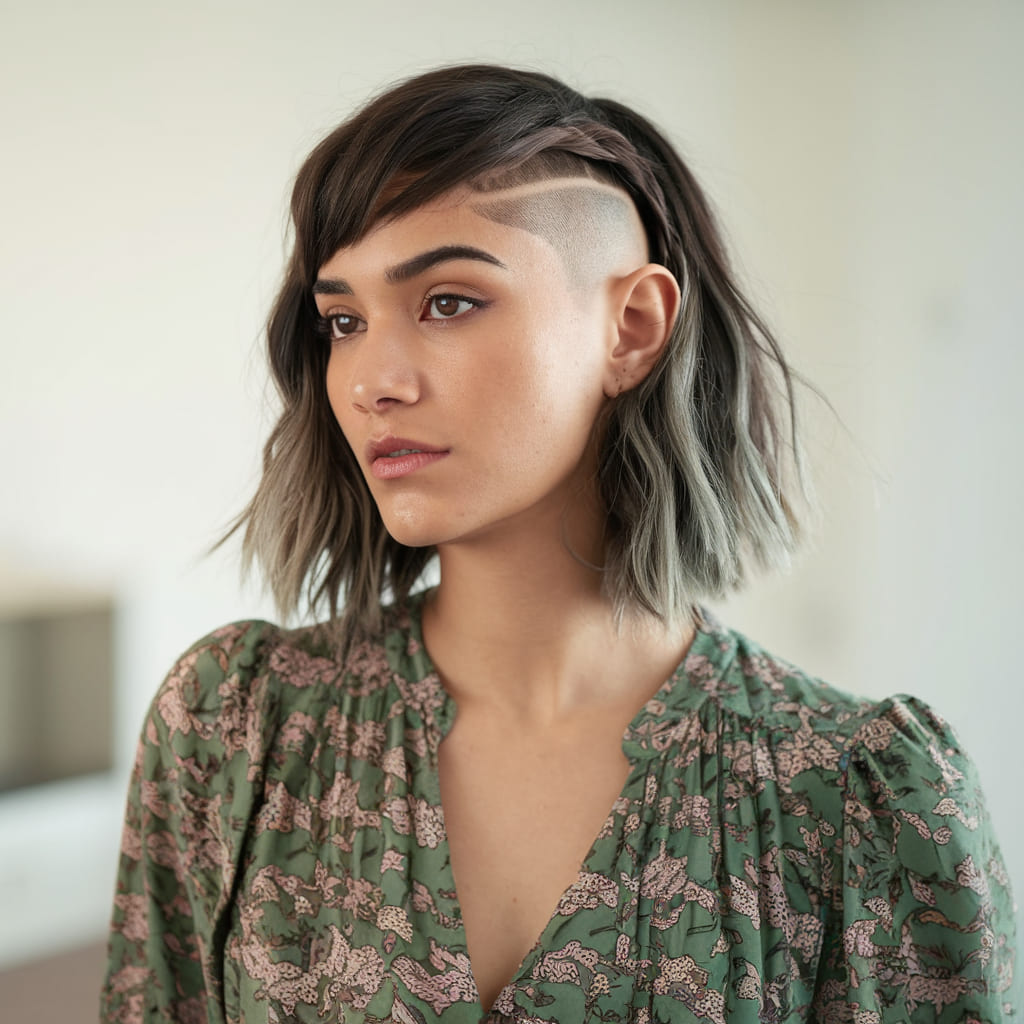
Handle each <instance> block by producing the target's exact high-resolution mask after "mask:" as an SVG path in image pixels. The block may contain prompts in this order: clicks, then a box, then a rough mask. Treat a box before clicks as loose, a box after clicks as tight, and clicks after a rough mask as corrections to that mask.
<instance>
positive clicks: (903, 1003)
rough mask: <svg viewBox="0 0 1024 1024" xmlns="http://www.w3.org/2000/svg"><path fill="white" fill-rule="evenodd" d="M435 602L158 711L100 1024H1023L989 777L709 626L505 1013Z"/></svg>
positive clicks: (209, 642) (255, 666)
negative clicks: (458, 870) (475, 926)
mask: <svg viewBox="0 0 1024 1024" xmlns="http://www.w3.org/2000/svg"><path fill="white" fill-rule="evenodd" d="M421 603H422V599H421V598H414V599H413V600H412V601H411V602H410V603H409V605H408V607H407V608H405V609H392V610H389V611H388V612H387V614H386V621H385V628H384V629H383V631H382V633H381V634H380V635H379V636H373V637H363V638H360V639H358V640H357V642H355V643H353V645H352V646H351V649H350V653H349V655H348V656H347V658H346V660H345V662H344V663H341V662H339V660H338V659H337V657H336V655H335V654H334V653H333V651H334V650H335V648H334V645H333V644H332V642H331V638H330V634H329V632H328V631H327V630H326V629H324V628H323V627H313V628H310V629H301V630H295V631H286V630H282V629H280V628H278V627H275V626H272V625H269V624H267V623H264V622H246V623H241V624H237V625H233V626H228V627H226V628H224V629H221V630H218V631H217V632H216V633H213V634H211V635H210V636H209V637H207V638H206V639H204V640H203V641H201V642H200V643H199V644H198V645H196V646H195V647H193V648H192V649H191V650H190V651H189V652H188V653H187V654H186V655H185V656H184V657H183V658H182V659H181V660H180V661H179V662H178V664H177V665H176V666H175V668H174V669H173V671H172V672H171V674H170V676H169V677H168V678H167V680H166V682H165V683H164V684H163V686H162V688H161V689H160V691H159V693H158V694H157V696H156V698H155V700H154V702H153V705H152V709H151V712H150V714H149V717H148V719H147V721H146V724H145V727H144V731H143V735H142V740H141V743H140V746H139V751H138V758H137V761H136V767H135V772H134V776H133V782H132V786H131V792H130V796H129V800H128V811H127V820H126V822H125V829H124V838H123V843H122V853H121V867H120V874H119V878H118V883H117V891H116V895H115V897H114V917H113V928H112V935H111V939H110V967H109V973H108V975H107V979H106V984H105V986H104V991H103V997H102V1000H103V1009H102V1015H101V1017H102V1020H103V1021H124V1022H142V1021H146V1022H153V1021H176V1022H186V1024H191V1022H200V1021H203V1022H205V1021H210V1022H218V1024H220V1022H240V1021H246V1022H256V1021H259V1022H283V1021H296V1022H306V1021H349V1022H366V1024H381V1022H399V1024H414V1022H425V1021H434V1020H436V1019H437V1018H438V1017H442V1018H443V1020H444V1022H446V1024H463V1022H469V1021H472V1022H480V1021H486V1022H488V1024H498V1022H505V1021H509V1022H511V1021H517V1022H524V1024H525V1022H536V1024H540V1022H548V1021H557V1022H560V1024H576V1022H583V1021H587V1022H597V1021H606V1022H613V1021H630V1022H635V1024H653V1022H658V1021H665V1022H667V1021H673V1022H674V1021H720V1022H724V1021H730V1022H745V1021H750V1022H755V1021H756V1022H765V1021H820V1022H851V1024H872V1022H889V1021H900V1022H903V1021H915V1022H916V1021H938V1022H953V1021H958V1022H959V1021H970V1022H974V1021H999V1020H1004V1019H1006V1017H1008V1016H1011V1015H1012V1014H1013V1009H1012V1008H1011V1007H1010V1005H1009V995H1008V993H1009V992H1010V990H1011V988H1012V987H1013V985H1012V982H1013V976H1012V975H1013V939H1012V929H1013V923H1012V922H1013V901H1012V898H1011V895H1010V887H1009V881H1008V879H1007V877H1006V872H1005V869H1004V867H1003V863H1002V861H1001V859H1000V855H999V851H998V849H997V847H996V845H995V842H994V840H993V837H992V835H991V833H990V831H989V828H988V823H987V817H986V814H985V809H984V805H983V802H982V797H981V794H980V792H979V789H978V783H977V781H976V779H975V776H974V774H973V771H972V768H971V765H970V763H969V762H968V760H967V759H966V757H965V756H964V754H963V753H962V752H961V751H960V749H959V747H958V745H957V741H956V738H955V737H954V735H953V734H952V733H951V732H950V730H949V729H948V727H947V726H946V724H945V723H944V722H943V721H942V720H941V719H939V718H938V717H937V716H936V715H935V714H934V713H932V712H931V711H930V710H928V708H926V707H924V706H923V705H922V704H920V703H919V702H917V701H915V700H913V699H911V698H897V699H892V700H887V701H883V702H881V703H874V702H868V701H862V700H857V699H854V698H852V697H850V696H848V695H846V694H844V693H841V692H839V691H837V690H833V689H831V688H829V687H828V686H826V685H824V684H822V683H820V682H818V681H816V680H813V679H810V678H808V677H807V676H805V675H803V674H802V673H800V672H799V671H797V670H796V669H794V668H793V667H792V666H790V665H787V664H786V663H784V662H782V661H780V660H778V659H776V658H774V657H772V656H771V655H769V654H766V653H765V652H764V651H762V650H761V649H760V648H758V647H757V646H755V645H754V644H752V643H751V642H750V641H748V640H746V639H745V638H743V637H742V636H739V635H737V634H736V633H733V632H730V631H727V630H724V629H722V628H720V627H718V626H716V625H714V624H712V623H708V622H705V623H704V624H703V625H702V627H701V630H700V632H699V633H698V636H697V638H696V640H695V642H694V644H693V646H692V648H691V651H690V653H689V654H688V656H687V657H686V660H685V662H684V663H683V664H682V665H681V666H680V668H679V669H678V670H677V672H676V673H675V674H674V675H673V677H672V678H671V679H670V680H668V681H667V682H666V683H665V685H664V686H663V687H662V688H661V690H660V691H659V692H658V693H657V694H656V695H655V696H654V697H653V698H652V699H651V700H649V701H648V702H647V704H646V705H645V706H644V707H643V708H642V709H641V710H640V711H639V712H638V714H637V715H636V717H635V718H634V720H633V722H632V723H631V724H630V726H629V728H628V729H627V731H626V733H625V735H624V737H623V749H624V750H625V753H626V755H627V757H628V758H629V761H630V764H631V766H632V770H631V772H630V775H629V779H628V781H627V782H626V784H625V787H624V788H623V790H622V794H621V796H620V797H619V798H618V799H617V800H616V802H615V804H614V806H613V807H612V808H611V811H610V813H609V815H608V818H607V820H606V821H605V823H604V826H603V827H602V829H601V831H600V833H599V834H598V835H597V837H596V838H595V840H594V843H593V846H592V847H591V849H590V852H589V853H588V854H587V857H586V859H585V860H584V862H583V864H582V866H581V867H580V872H579V876H578V878H577V879H576V881H575V882H574V883H573V885H572V886H571V887H570V888H569V889H567V890H566V892H565V893H564V895H563V896H562V897H561V899H560V901H559V903H558V905H557V906H556V907H554V908H553V913H552V915H551V919H550V921H549V922H548V924H547V926H546V927H545V929H544V931H543V932H542V934H541V935H540V937H539V938H538V940H537V943H536V945H535V946H534V947H533V949H532V950H531V951H530V952H529V953H528V954H527V956H526V958H525V959H524V960H523V962H522V964H521V965H520V967H519V970H518V971H517V973H516V975H515V977H514V978H513V979H512V981H511V982H510V983H509V984H508V985H507V986H506V987H505V989H504V990H503V991H502V992H501V994H500V995H499V997H498V999H497V1001H496V1003H495V1004H494V1006H493V1007H492V1008H486V1007H482V1006H481V1005H480V1001H479V997H478V994H477V991H476V986H475V985H474V982H473V975H472V972H471V969H470V963H469V959H468V957H467V953H466V941H465V935H464V932H463V927H462V922H461V917H460V912H459V904H458V898H457V894H456V888H455V880H454V878H453V876H452V869H451V864H450V861H449V853H448V845H447V842H446V838H445V827H444V816H443V813H442V808H441V800H440V790H439V785H438V771H437V756H438V747H439V745H440V743H441V742H442V740H443V738H444V736H445V734H446V733H447V731H448V730H449V728H450V727H451V725H452V722H453V720H454V716H455V707H454V705H453V702H452V700H451V698H450V697H448V696H447V694H446V693H445V691H444V689H443V688H442V686H441V684H440V682H439V680H438V677H437V675H436V673H435V671H434V669H433V668H432V666H431V664H430V661H429V659H428V657H427V654H426V651H425V650H424V648H423V643H422V638H421V634H420V625H419V613H420V608H421Z"/></svg>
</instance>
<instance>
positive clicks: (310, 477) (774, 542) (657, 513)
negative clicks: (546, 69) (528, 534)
mask: <svg viewBox="0 0 1024 1024" xmlns="http://www.w3.org/2000/svg"><path fill="white" fill-rule="evenodd" d="M567 168H569V169H575V172H576V173H579V174H585V175H588V176H591V177H597V178H599V179H600V180H603V181H607V182H611V183H614V184H616V185H618V186H620V187H621V188H623V189H624V190H625V191H626V192H627V193H628V194H629V195H630V197H631V198H632V200H633V203H634V204H635V206H636V208H637V211H638V212H639V215H640V218H641V221H642V223H643V226H644V229H645V231H646V234H647V239H648V245H649V250H650V258H651V260H652V261H654V262H657V263H660V264H663V265H664V266H665V267H667V268H668V269H669V270H670V271H671V272H672V274H673V275H674V276H675V278H676V280H677V281H678V283H679V286H680V290H681V292H682V304H681V309H680V312H679V315H678V317H677V320H676V323H675V325H674V327H673V329H672V332H671V337H670V339H669V341H668V344H667V345H666V348H665V351H664V353H663V354H662V356H661V357H660V359H659V361H658V363H657V365H656V366H655V368H654V369H653V371H652V372H651V373H650V374H649V375H648V376H647V378H646V379H645V380H644V381H643V383H642V384H641V385H639V386H638V387H636V388H634V389H632V390H629V391H626V392H624V393H622V394H621V395H620V396H619V397H617V398H616V399H614V400H613V401H612V403H611V407H610V409H609V410H608V411H607V418H606V420H605V421H604V424H603V426H604V430H603V434H602V438H601V448H600V457H599V459H600V462H599V487H600V494H601V498H602V501H603V503H604V508H605V510H606V513H607V522H608V529H607V538H608V540H607V550H606V554H605V565H604V567H603V568H604V576H603V579H604V586H605V590H606V593H607V594H608V595H609V597H610V598H611V599H612V600H613V601H614V604H615V607H616V608H617V610H618V611H619V612H620V613H621V612H622V611H624V610H625V609H627V608H630V607H636V606H639V607H641V608H644V609H646V610H648V611H649V612H652V613H653V614H655V615H657V616H659V617H661V618H663V619H665V620H669V619H673V618H677V617H685V616H688V615H690V614H692V610H693V605H694V603H695V602H696V601H697V600H699V599H701V598H704V597H707V596H714V595H720V594H723V593H725V592H727V591H729V590H732V589H734V588H735V587H736V586H738V585H739V584H740V583H741V582H742V581H743V580H744V578H745V577H746V575H747V572H748V568H749V567H750V566H751V565H756V566H758V567H763V568H771V567H777V566H780V565H782V564H785V563H786V562H787V561H788V558H789V555H790V552H791V550H792V548H793V547H794V544H795V542H796V540H797V534H798V532H799V530H798V516H797V515H796V513H795V508H796V507H798V506H799V504H800V501H799V500H798V499H800V498H801V497H805V496H806V495H805V485H804V479H803V474H802V472H801V471H800V462H799V457H798V447H797V439H796V424H795V411H794V376H793V374H792V372H791V370H790V369H789V367H788V366H787V364H786V361H785V359H784V358H783V355H782V352H781V350H780V348H779V345H778V344H777V342H776V340H775V339H774V337H773V336H772V334H771V332H770V331H769V330H768V329H767V328H766V326H765V324H764V323H763V322H762V320H761V319H760V318H759V317H758V315H757V314H756V313H755V311H754V310H753V308H752V307H751V305H750V303H749V302H748V301H747V299H746V298H745V297H744V296H743V294H742V293H741V291H740V289H739V287H738V286H737V282H736V280H735V277H734V274H733V272H732V270H731V268H730V266H729V262H728V259H727V256H726V252H725V248H724V245H723V242H722V238H721V235H720V232H719V229H718V227H717V225H716V223H715V220H714V217H713V216H712V213H711V210H710V208H709V205H708V202H707V200H706V198H705V196H704V194H703V193H702V191H701V189H700V187H699V185H698V184H697V182H696V180H695V179H694V177H693V175H692V174H691V173H690V171H689V169H688V168H687V167H686V165H685V164H684V163H683V161H682V159H681V158H680V157H679V155H678V154H677V153H676V151H675V150H674V148H673V147H672V145H671V144H670V143H669V142H668V141H667V140H666V139H665V138H664V136H663V135H662V134H661V133H660V132H659V131H658V129H656V128H655V127H654V125H652V124H651V123H650V122H649V121H648V120H646V119H645V118H644V117H642V116H641V115H639V114H637V113H636V112H635V111H633V110H631V109H630V108H629V107H626V106H624V105H623V104H621V103H617V102H615V101H614V100H608V99H588V98H586V97H584V96H582V95H581V94H580V93H578V92H576V91H575V90H573V89H571V88H570V87H568V86H566V85H565V84H563V83H562V82H559V81H558V80H556V79H554V78H552V77H550V76H548V75H544V74H540V73H537V72H532V71H522V70H515V69H510V68H505V67H498V66H490V65H462V66H455V67H445V68H440V69H438V70H434V71H431V72H428V73H426V74H422V75H419V76H417V77H415V78H412V79H410V80H408V81H406V82H404V83H402V84H400V85H398V86H397V87H395V88H392V89H390V90H388V91H386V92H384V93H382V94H381V95H379V96H377V97H376V98H375V99H373V100H372V101H371V102H370V103H369V104H367V105H366V106H365V107H363V109H362V110H360V111H359V112H358V113H356V114H355V115H354V116H353V117H351V118H350V119H349V120H347V121H345V122H344V123H343V124H341V125H340V126H339V127H338V128H336V129H335V130H334V131H332V132H331V133H330V134H329V135H328V136H327V137H326V138H325V139H324V140H323V141H322V142H321V143H320V144H319V145H318V146H317V147H316V148H315V149H314V150H313V152H312V153H311V154H310V155H309V157H308V158H307V160H306V161H305V163H304V164H303V165H302V167H301V169H300V170H299V172H298V176H297V178H296V182H295V187H294V191H293V194H292V201H291V216H292V223H293V228H294V247H293V249H292V253H291V257H290V260H289V262H288V265H287V269H286V272H285V276H284V282H283V284H282V286H281V289H280V292H279V293H278V296H277V299H276V302H275V304H274V307H273V310H272V312H271V316H270V320H269V324H268V340H269V350H270V365H271V369H272V373H273V378H274V381H275V383H276V385H277V389H278V391H279V394H280V399H281V403H282V410H281V415H280V418H279V420H278V422H277V424H276V426H275V427H274V429H273V431H272V433H271V435H270V438H269V439H268V441H267V443H266V447H265V449H264V453H263V474H262V479H261V481H260V483H259V486H258V488H257V490H256V493H255V496H254V497H253V499H252V501H251V502H250V503H249V505H248V507H247V508H246V509H245V511H244V512H243V513H242V515H241V516H240V517H239V519H238V520H237V521H236V523H235V525H234V527H233V530H236V529H239V528H241V527H243V526H244V529H245V533H244V541H243V554H244V557H245V559H246V563H247V564H251V563H252V562H254V561H255V562H258V563H259V564H260V566H261V568H262V570H263V572H264V576H265V578H266V580H267V581H268V583H269V585H270V587H271V589H272V592H273V594H274V597H275V599H276V601H277V604H278V606H279V608H280V610H281V612H282V613H283V614H285V615H290V614H291V613H294V612H295V611H297V610H298V609H299V606H300V605H301V604H302V602H303V599H304V598H305V600H306V601H308V603H309V605H310V607H311V609H313V610H315V609H317V608H318V607H322V606H326V608H327V609H328V610H329V612H330V615H331V617H332V618H334V619H338V618H339V603H340V600H341V597H342V595H344V610H343V612H342V613H341V616H340V617H341V621H342V622H343V623H353V624H354V623H357V622H358V623H361V624H364V625H366V626H368V627H370V628H373V626H374V625H375V624H376V623H377V622H379V614H380V609H381V602H382V597H383V595H384V594H385V592H387V591H390V593H391V595H392V596H393V597H395V598H397V599H399V600H401V599H403V598H404V597H406V596H407V595H408V594H409V592H410V591H411V589H412V588H413V587H414V585H415V584H416V582H417V580H418V579H419V578H420V576H421V575H422V574H423V571H424V569H425V568H426V567H427V565H428V564H429V562H430V561H431V559H432V557H433V556H434V554H435V551H434V549H433V548H411V547H407V546H405V545H402V544H399V543H398V542H396V541H395V540H393V539H392V538H391V537H390V535H389V534H388V533H387V530H386V529H385V527H384V524H383V521H382V520H381V517H380V515H379V513H378V511H377V507H376V505H375V503H374V501H373V499H372V497H371V495H370V492H369V489H368V488H367V486H366V483H365V481H364V479H363V475H362V472H361V470H360V467H359V465H358V463H357V461H356V458H355V457H354V456H353V454H352V452H351V450H350V449H349V446H348V444H347V443H346V441H345V438H344V437H343V435H342V433H341V430H340V428H339V427H338V425H337V423H336V422H335V419H334V416H333V414H332V412H331V409H330V406H329V404H328V399H327V393H326V386H325V376H326V368H327V359H328V354H329V351H328V347H327V346H325V345H324V343H323V340H322V337H321V336H320V335H319V334H318V332H317V310H316V307H315V305H314V302H313V297H312V286H313V283H314V281H315V280H316V276H317V271H318V270H319V268H320V267H321V266H322V265H323V264H324V263H326V262H327V261H328V260H329V259H330V258H331V257H332V256H333V255H334V254H335V253H336V252H337V251H338V250H339V249H341V248H343V247H346V246H350V245H353V244H354V243H356V242H358V241H359V240H360V239H361V238H362V237H363V236H364V235H365V234H366V233H367V232H368V231H369V230H370V228H371V227H373V226H374V225H375V224H377V223H380V222H382V221H385V220H387V219H389V218H395V217H399V216H401V215H402V214H404V213H407V212H409V211H412V210H414V209H416V208H417V207H420V206H422V205H423V204H424V203H427V202H428V201H430V200H432V199H435V198H437V197H439V196H440V195H442V194H443V193H445V192H447V191H449V190H450V189H452V188H453V187H455V186H457V185H470V186H472V187H477V188H481V189H490V188H494V187H501V186H502V185H503V184H507V183H508V182H510V181H524V180H533V179H536V178H538V177H545V176H548V175H550V174H552V173H564V172H565V171H566V169H567ZM794 470H795V472H794Z"/></svg>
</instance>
